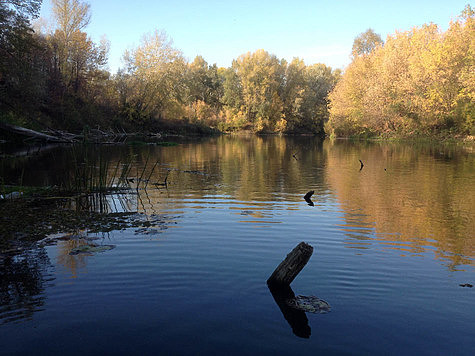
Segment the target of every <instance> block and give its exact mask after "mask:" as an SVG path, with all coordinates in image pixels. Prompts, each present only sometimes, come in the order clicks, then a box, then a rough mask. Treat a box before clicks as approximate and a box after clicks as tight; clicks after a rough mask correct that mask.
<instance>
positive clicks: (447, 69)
mask: <svg viewBox="0 0 475 356" xmlns="http://www.w3.org/2000/svg"><path fill="white" fill-rule="evenodd" d="M362 37H363V38H360V39H359V40H360V41H359V42H358V43H360V44H361V46H359V47H358V46H357V48H359V49H360V50H357V49H356V50H355V47H354V51H353V57H354V58H353V61H352V62H351V64H350V65H349V66H348V68H346V70H345V73H344V75H343V76H342V78H341V80H340V81H339V82H338V84H337V85H336V87H335V88H334V90H333V91H332V92H331V93H330V95H329V101H330V103H331V104H330V109H329V110H330V119H329V121H328V122H327V124H326V131H327V133H329V134H333V135H335V136H351V135H368V136H372V135H380V136H384V135H394V134H400V135H425V136H426V135H434V134H436V135H437V134H441V133H442V134H443V133H447V134H450V135H458V134H462V135H467V134H469V135H474V134H475V17H474V11H473V10H472V9H471V7H470V6H469V5H467V6H466V8H465V9H464V11H463V12H462V14H461V15H460V16H459V17H458V18H457V19H455V20H453V21H451V23H450V25H449V27H448V29H447V30H446V31H445V32H444V31H441V30H440V28H439V27H438V26H437V25H435V24H433V23H430V24H427V25H423V26H422V27H415V28H413V29H411V30H410V31H405V32H397V33H395V34H394V35H392V36H389V37H388V38H387V40H386V43H384V44H383V42H382V41H381V39H380V38H378V37H375V36H374V34H372V33H366V36H362ZM357 40H358V38H357ZM355 44H357V41H356V40H355Z"/></svg>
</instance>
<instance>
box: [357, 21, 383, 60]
mask: <svg viewBox="0 0 475 356" xmlns="http://www.w3.org/2000/svg"><path fill="white" fill-rule="evenodd" d="M382 44H383V40H382V39H381V36H380V35H378V34H377V33H376V32H374V30H373V29H371V28H369V29H367V30H366V31H365V32H363V33H360V34H359V35H358V36H357V37H356V38H355V40H354V41H353V47H352V49H351V54H352V55H353V57H357V56H361V55H364V54H370V53H371V51H373V50H374V49H375V48H376V47H378V46H381V45H382Z"/></svg>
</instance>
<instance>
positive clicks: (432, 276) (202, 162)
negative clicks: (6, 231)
mask: <svg viewBox="0 0 475 356" xmlns="http://www.w3.org/2000/svg"><path fill="white" fill-rule="evenodd" d="M84 155H89V156H91V155H96V156H97V155H100V156H101V161H103V162H104V161H105V162H107V163H108V164H107V170H108V172H109V176H110V177H116V174H112V173H111V172H114V170H115V171H117V169H116V168H115V167H117V166H118V165H119V166H122V165H123V162H128V164H129V165H130V166H131V169H130V170H129V172H128V179H129V180H128V182H129V184H130V186H131V187H132V189H131V190H130V191H128V192H121V193H120V194H109V195H107V196H106V198H105V199H104V201H103V202H101V204H100V209H101V211H106V212H110V213H117V212H133V213H136V214H137V215H140V216H141V217H143V218H145V219H147V220H149V224H148V225H147V226H146V227H142V228H137V227H135V228H134V227H130V228H126V229H120V230H113V231H110V232H107V233H92V232H90V231H88V230H87V229H85V230H84V229H82V230H78V231H77V232H75V233H74V234H73V235H71V234H69V235H68V236H69V238H62V239H53V238H52V239H51V240H49V242H48V243H37V244H33V245H31V246H29V247H28V248H24V249H23V250H21V251H18V252H17V253H15V254H14V255H12V254H3V255H2V254H1V253H0V354H5V355H12V354H25V355H30V354H35V355H41V354H45V355H46V354H50V355H54V354H68V355H84V354H141V355H142V354H143V355H147V354H150V355H151V354H154V355H155V354H161V355H162V354H163V355H196V354H209V355H221V354H227V355H267V354H268V355H315V354H319V353H320V354H324V355H333V354H335V355H336V354H338V355H339V354H351V355H375V354H385V355H455V354H457V355H472V354H473V350H474V349H475V341H474V340H475V338H474V337H473V336H474V335H475V323H474V320H475V294H474V293H475V289H474V288H471V287H470V286H471V285H473V284H474V282H475V274H474V272H475V268H474V267H475V214H474V209H475V150H474V148H473V147H470V146H468V147H467V146H459V145H447V144H429V143H414V142H411V143H401V142H367V141H357V142H353V141H348V140H335V141H330V140H325V141H320V140H317V139H315V138H313V137H287V138H285V137H277V136H269V137H255V136H249V137H246V136H239V137H238V136H222V137H218V138H210V139H204V140H201V141H194V142H183V143H181V144H179V145H177V146H172V147H160V146H153V145H146V146H139V145H135V146H134V145H123V146H86V147H72V146H66V147H52V148H49V149H47V150H44V151H38V152H36V153H35V152H33V153H32V154H29V155H27V156H22V157H20V158H15V159H12V158H9V159H6V158H4V159H3V160H2V165H1V169H2V175H3V179H4V181H5V182H13V181H15V182H18V180H19V179H21V183H22V184H23V185H25V186H26V185H58V184H64V180H65V179H72V178H71V177H72V176H74V174H75V173H74V172H75V171H74V169H75V168H74V164H75V163H74V162H75V161H76V163H77V157H78V156H81V157H83V156H84ZM359 160H361V161H362V162H363V166H362V165H361V164H360V161H359ZM152 168H153V169H152ZM19 177H21V178H19ZM138 177H142V178H143V180H142V184H141V185H140V183H139V187H138V188H139V189H138V190H136V189H134V188H135V186H136V185H137V182H138V181H139V180H138V179H137V178H138ZM165 177H166V182H167V185H166V186H165V185H164V184H163V183H164V181H165ZM111 179H112V178H111ZM146 181H147V182H146ZM145 185H146V186H147V187H146V189H145ZM309 191H314V193H313V195H312V197H311V200H312V202H307V201H305V200H304V199H303V196H304V195H305V194H306V193H307V192H309ZM96 208H97V207H96ZM71 236H73V237H71ZM91 241H93V243H94V244H95V245H99V246H113V247H114V248H112V249H110V250H105V251H103V252H99V253H78V254H74V253H73V254H71V252H74V251H75V250H74V249H75V248H76V247H78V246H81V245H84V244H87V243H90V242H91ZM301 241H305V242H307V243H308V244H310V245H312V246H313V247H314V253H313V255H312V257H311V259H310V261H309V262H308V264H307V265H306V266H305V268H304V269H303V270H302V271H301V272H300V274H299V275H298V276H297V278H296V279H295V281H294V282H293V283H292V285H291V287H292V290H293V291H294V293H295V294H296V295H304V296H311V295H314V296H317V297H319V298H321V299H323V300H325V301H326V302H328V303H329V304H330V306H331V311H330V312H328V313H325V314H314V313H306V318H305V319H306V321H305V320H304V321H303V323H304V324H305V323H307V325H304V326H305V327H308V328H309V329H310V330H311V334H310V335H306V337H302V335H301V334H299V332H298V328H299V325H295V323H296V321H295V320H287V319H288V318H287V319H286V316H287V317H288V315H284V314H285V313H283V311H282V310H281V308H280V307H279V306H278V305H277V304H276V301H275V300H274V298H273V296H272V294H271V292H270V291H269V289H268V287H267V285H266V280H267V278H268V277H269V276H270V274H271V273H272V272H273V270H274V269H275V268H276V267H277V265H278V264H279V263H280V262H281V261H282V260H283V259H284V258H285V256H286V255H287V254H288V253H289V252H290V251H291V250H292V249H293V248H294V247H295V246H296V245H297V244H298V243H299V242H301ZM297 323H301V321H298V322H297Z"/></svg>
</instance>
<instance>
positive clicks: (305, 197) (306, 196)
mask: <svg viewBox="0 0 475 356" xmlns="http://www.w3.org/2000/svg"><path fill="white" fill-rule="evenodd" d="M313 193H315V192H314V191H313V190H311V191H309V192H307V194H305V195H304V197H303V198H304V199H305V201H306V202H307V204H308V205H310V206H314V205H315V204H314V203H313V201H312V199H311V197H312V195H313Z"/></svg>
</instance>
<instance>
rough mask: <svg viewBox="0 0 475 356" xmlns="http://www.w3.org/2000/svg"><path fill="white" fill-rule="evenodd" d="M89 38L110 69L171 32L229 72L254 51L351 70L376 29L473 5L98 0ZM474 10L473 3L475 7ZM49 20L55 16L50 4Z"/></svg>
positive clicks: (444, 18)
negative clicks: (359, 41) (154, 36)
mask: <svg viewBox="0 0 475 356" xmlns="http://www.w3.org/2000/svg"><path fill="white" fill-rule="evenodd" d="M88 3H89V4H90V5H91V14H92V18H91V23H90V24H89V26H88V27H87V28H86V32H87V33H88V34H89V35H90V36H91V38H92V39H93V40H95V41H99V39H100V38H101V36H102V35H105V36H106V37H107V39H108V40H109V41H110V43H111V49H110V53H109V69H110V70H111V71H112V72H115V71H116V70H117V69H118V68H119V67H120V66H122V62H121V58H122V55H123V53H124V51H125V50H126V49H128V48H129V49H130V48H133V47H136V46H137V45H138V44H139V43H140V39H141V38H142V36H143V35H144V34H146V33H150V32H152V31H154V30H155V29H159V30H164V31H165V32H166V33H167V34H168V35H169V36H170V37H171V38H172V39H173V41H174V45H175V47H176V48H178V49H180V50H181V51H182V52H183V54H184V56H185V57H186V58H188V59H189V60H193V58H194V57H195V56H196V55H201V56H203V58H204V59H205V60H206V61H207V62H208V63H209V64H213V63H216V64H217V65H218V66H221V67H228V66H230V65H231V62H232V60H233V59H235V58H237V57H238V56H239V55H241V54H243V53H246V52H248V51H251V52H253V51H255V50H257V49H259V48H263V49H265V50H267V51H268V52H270V53H272V54H275V55H277V57H279V58H285V59H287V60H291V59H292V58H294V57H300V58H302V59H304V60H305V63H306V64H313V63H325V64H326V65H329V66H331V67H332V68H344V67H345V66H346V65H347V64H348V63H349V62H350V59H349V55H350V52H351V46H352V44H353V40H354V38H355V37H356V36H357V35H358V34H360V33H361V32H364V31H366V30H367V29H368V28H372V29H374V30H375V32H376V33H379V34H380V35H381V37H382V38H383V39H385V38H386V36H387V35H388V34H393V33H394V32H396V31H397V30H403V31H405V30H409V29H410V28H412V27H414V26H420V25H422V24H424V23H429V22H434V23H436V24H438V25H439V26H440V27H441V28H442V29H443V30H445V29H447V26H448V24H449V21H450V20H451V19H453V18H455V17H456V16H458V15H459V14H460V13H461V11H462V10H463V8H464V7H465V5H466V4H469V2H468V1H467V0H462V1H460V0H430V1H429V0H423V1H417V0H412V1H409V0H400V1H382V0H375V1H349V0H348V1H347V0H333V1H323V0H318V1H317V0H316V1H298V0H295V1H291V0H286V1H280V0H273V1H268V0H260V1H259V0H243V1H218V0H200V1H191V0H170V1H164V0H158V1H157V0H136V1H134V2H132V1H130V0H90V1H88ZM472 7H473V5H472ZM41 16H42V17H45V18H50V0H43V6H42V10H41Z"/></svg>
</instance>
